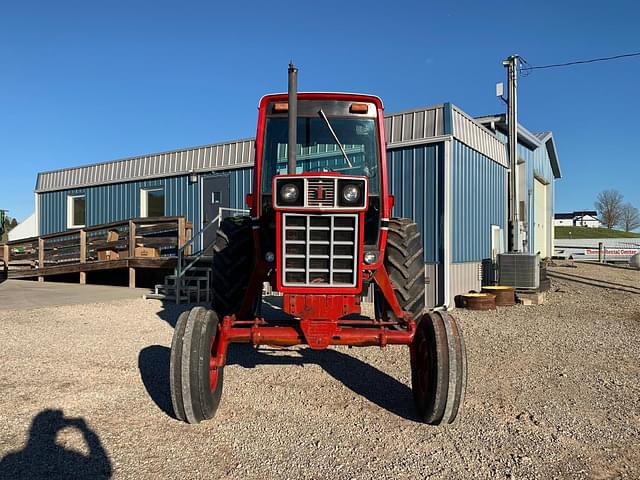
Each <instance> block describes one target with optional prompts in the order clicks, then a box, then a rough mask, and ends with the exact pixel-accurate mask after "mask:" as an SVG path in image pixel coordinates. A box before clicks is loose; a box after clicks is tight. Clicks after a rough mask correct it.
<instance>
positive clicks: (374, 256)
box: [364, 252, 378, 265]
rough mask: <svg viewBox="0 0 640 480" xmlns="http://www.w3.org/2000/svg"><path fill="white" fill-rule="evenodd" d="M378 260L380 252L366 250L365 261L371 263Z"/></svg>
mask: <svg viewBox="0 0 640 480" xmlns="http://www.w3.org/2000/svg"><path fill="white" fill-rule="evenodd" d="M377 260H378V252H365V253H364V263H366V264H367V265H371V264H372V263H376V261H377Z"/></svg>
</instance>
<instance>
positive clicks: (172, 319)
mask: <svg viewBox="0 0 640 480" xmlns="http://www.w3.org/2000/svg"><path fill="white" fill-rule="evenodd" d="M196 305H199V304H197V303H187V304H181V305H176V303H175V302H173V301H165V300H163V301H162V310H160V311H159V312H158V313H157V315H158V318H159V319H160V320H164V321H165V322H167V323H168V324H169V325H171V328H175V326H176V322H177V321H178V317H179V316H180V314H181V313H182V312H185V311H187V310H191V309H192V308H193V307H195V306H196ZM205 306H206V305H205ZM207 308H209V307H208V306H207Z"/></svg>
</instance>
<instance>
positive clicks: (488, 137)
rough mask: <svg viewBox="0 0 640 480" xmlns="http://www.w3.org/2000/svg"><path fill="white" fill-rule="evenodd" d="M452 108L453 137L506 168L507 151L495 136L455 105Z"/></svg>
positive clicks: (507, 163)
mask: <svg viewBox="0 0 640 480" xmlns="http://www.w3.org/2000/svg"><path fill="white" fill-rule="evenodd" d="M452 107H453V135H454V136H455V137H456V138H457V139H459V140H460V141H461V142H463V143H465V144H466V145H468V146H469V147H471V148H473V149H474V150H476V151H478V152H480V153H482V154H483V155H484V156H486V157H489V158H491V159H492V160H494V161H496V162H498V163H499V164H500V165H502V166H504V167H508V165H509V162H508V161H507V150H506V148H505V146H504V143H502V142H501V141H500V140H499V139H498V138H496V136H495V134H494V133H493V132H492V131H491V130H489V129H488V128H486V127H484V126H483V125H481V124H480V123H478V122H476V121H475V120H474V119H473V118H472V117H471V116H469V115H467V114H466V113H464V112H463V111H462V110H460V109H459V108H458V107H456V106H455V105H452Z"/></svg>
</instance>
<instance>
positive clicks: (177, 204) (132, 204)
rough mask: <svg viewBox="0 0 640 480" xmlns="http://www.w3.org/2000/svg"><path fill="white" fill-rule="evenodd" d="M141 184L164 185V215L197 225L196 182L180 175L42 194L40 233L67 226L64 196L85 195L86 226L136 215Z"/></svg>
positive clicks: (138, 211)
mask: <svg viewBox="0 0 640 480" xmlns="http://www.w3.org/2000/svg"><path fill="white" fill-rule="evenodd" d="M144 187H163V188H164V194H165V197H164V202H165V204H164V208H165V215H167V216H174V215H175V216H177V215H184V216H185V217H186V218H187V219H188V220H190V221H192V222H193V224H194V226H196V225H199V222H200V218H199V210H200V208H199V203H200V195H199V188H198V184H197V183H190V182H189V177H188V176H179V177H168V178H159V179H149V180H143V181H138V182H127V183H115V184H110V185H100V186H96V187H88V188H78V189H73V190H61V191H57V192H46V193H41V194H39V197H40V234H41V235H47V234H49V233H56V232H62V231H65V230H66V229H67V196H69V195H72V194H80V193H82V194H85V195H86V206H85V208H86V225H87V226H92V225H99V224H101V223H109V222H116V221H119V220H126V219H128V218H132V217H139V216H140V189H141V188H144Z"/></svg>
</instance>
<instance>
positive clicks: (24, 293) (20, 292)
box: [0, 279, 149, 310]
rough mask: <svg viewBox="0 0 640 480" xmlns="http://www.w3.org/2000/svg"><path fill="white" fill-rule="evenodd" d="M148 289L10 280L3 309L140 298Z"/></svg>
mask: <svg viewBox="0 0 640 480" xmlns="http://www.w3.org/2000/svg"><path fill="white" fill-rule="evenodd" d="M145 293H149V290H148V289H146V288H127V287H112V286H105V285H78V284H74V283H58V282H42V283H40V282H34V281H29V280H13V279H12V280H7V281H6V282H3V283H0V310H21V309H27V308H41V307H54V306H59V305H77V304H85V303H100V302H110V301H112V300H121V299H130V298H141V297H142V295H144V294H145Z"/></svg>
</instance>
